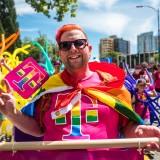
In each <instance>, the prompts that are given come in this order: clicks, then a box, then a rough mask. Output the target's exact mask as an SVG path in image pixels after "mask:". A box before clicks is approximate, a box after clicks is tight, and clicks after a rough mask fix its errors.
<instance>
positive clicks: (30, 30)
mask: <svg viewBox="0 0 160 160" xmlns="http://www.w3.org/2000/svg"><path fill="white" fill-rule="evenodd" d="M21 31H23V32H35V31H39V29H38V28H22V29H21Z"/></svg>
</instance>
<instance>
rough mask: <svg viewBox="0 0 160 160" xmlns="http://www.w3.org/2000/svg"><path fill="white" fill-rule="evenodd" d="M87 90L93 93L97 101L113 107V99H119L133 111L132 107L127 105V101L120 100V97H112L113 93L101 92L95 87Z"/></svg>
mask: <svg viewBox="0 0 160 160" xmlns="http://www.w3.org/2000/svg"><path fill="white" fill-rule="evenodd" d="M87 92H88V93H89V94H91V95H93V96H94V97H96V98H97V99H98V100H99V101H101V102H103V103H105V104H109V106H110V107H112V108H114V107H115V103H116V101H115V100H118V101H120V102H121V103H122V104H123V105H125V106H126V107H127V108H129V109H130V110H132V111H133V108H132V106H131V105H129V104H128V103H127V102H125V101H122V100H121V99H119V98H117V97H114V96H113V95H109V94H108V93H105V92H102V91H98V90H95V89H87Z"/></svg>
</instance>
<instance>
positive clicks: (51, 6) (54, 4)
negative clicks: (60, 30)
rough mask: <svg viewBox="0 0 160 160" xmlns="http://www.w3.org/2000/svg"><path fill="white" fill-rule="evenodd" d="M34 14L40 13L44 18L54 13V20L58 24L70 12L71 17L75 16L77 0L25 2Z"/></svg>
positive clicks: (31, 0) (29, 0) (27, 0)
mask: <svg viewBox="0 0 160 160" xmlns="http://www.w3.org/2000/svg"><path fill="white" fill-rule="evenodd" d="M25 2H26V3H28V4H29V5H30V6H31V7H32V8H34V10H35V11H36V12H38V13H39V12H42V13H43V14H44V15H45V16H47V17H49V18H50V17H51V13H50V12H51V11H52V10H54V11H55V12H56V16H54V19H56V20H57V21H58V22H60V21H62V20H63V18H64V15H65V14H66V13H68V12H70V16H71V17H75V16H76V10H77V8H78V4H77V0H36V1H33V0H25Z"/></svg>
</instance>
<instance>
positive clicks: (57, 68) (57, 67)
mask: <svg viewBox="0 0 160 160" xmlns="http://www.w3.org/2000/svg"><path fill="white" fill-rule="evenodd" d="M61 66H62V63H61V62H60V61H53V68H54V73H53V75H54V74H57V73H59V72H60V71H61Z"/></svg>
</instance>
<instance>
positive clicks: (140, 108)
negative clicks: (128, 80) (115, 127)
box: [132, 78, 157, 125]
mask: <svg viewBox="0 0 160 160" xmlns="http://www.w3.org/2000/svg"><path fill="white" fill-rule="evenodd" d="M147 87H149V91H148V92H147V94H148V95H149V96H150V97H156V96H157V92H156V91H155V88H154V86H153V85H151V84H150V83H146V80H145V79H143V78H140V79H138V80H137V81H136V93H135V95H133V97H132V104H133V106H134V110H135V112H136V113H137V114H139V115H140V116H141V117H142V119H143V120H144V124H146V125H150V111H149V108H148V106H145V105H144V103H143V102H142V101H146V100H147V95H146V93H145V89H146V88H147ZM139 100H142V101H139Z"/></svg>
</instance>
